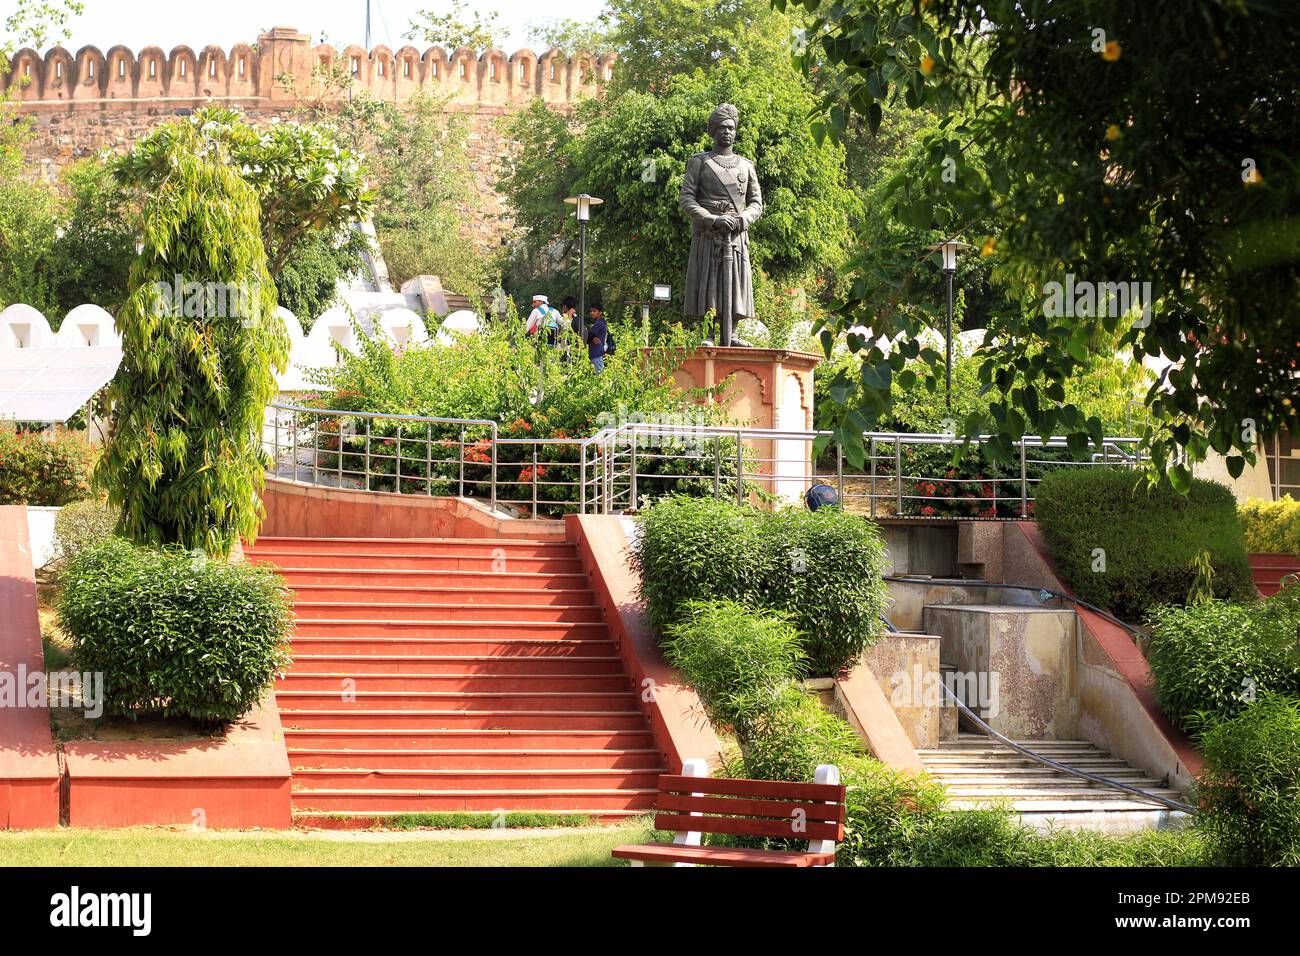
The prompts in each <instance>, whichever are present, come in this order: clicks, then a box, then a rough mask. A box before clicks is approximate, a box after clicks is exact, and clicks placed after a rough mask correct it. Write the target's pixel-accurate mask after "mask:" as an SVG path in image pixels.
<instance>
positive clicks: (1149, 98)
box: [774, 0, 1300, 488]
mask: <svg viewBox="0 0 1300 956" xmlns="http://www.w3.org/2000/svg"><path fill="white" fill-rule="evenodd" d="M774 2H775V3H776V5H777V6H778V7H784V6H786V3H785V0H774ZM801 6H802V8H803V10H804V11H806V12H807V13H810V14H811V15H812V16H813V18H814V19H813V23H812V25H811V30H810V45H809V47H808V50H807V51H806V54H805V57H804V65H805V67H806V68H807V70H808V71H809V72H810V73H813V72H815V73H816V74H817V75H820V76H824V77H825V78H826V80H827V82H826V83H825V85H824V86H823V88H822V90H821V92H822V101H821V104H820V105H821V109H820V117H819V119H818V120H817V121H816V123H815V125H814V130H815V132H816V133H817V135H819V136H829V137H835V136H838V135H842V133H843V131H845V130H846V129H848V128H849V127H850V125H851V124H852V123H853V122H854V121H855V118H861V120H862V121H864V122H866V124H867V125H868V127H869V128H871V129H877V128H879V127H880V126H881V124H882V120H883V117H884V115H885V113H886V111H892V110H895V109H899V108H904V107H905V108H911V109H917V108H932V109H935V110H938V111H940V112H942V113H945V114H948V115H946V116H945V118H944V120H942V121H941V122H940V125H939V128H938V129H937V130H936V131H935V132H934V133H933V134H932V135H930V136H929V137H927V141H926V148H927V150H928V151H929V156H930V162H929V163H928V164H927V165H926V166H925V167H924V169H923V170H922V175H920V176H917V177H916V178H915V179H914V180H913V181H912V182H910V183H908V184H906V185H905V186H904V187H903V188H902V189H900V191H899V194H898V201H899V202H902V203H904V204H905V205H906V206H907V207H908V208H910V209H912V210H913V211H914V212H915V215H916V220H917V222H918V223H919V222H920V220H921V219H922V218H923V216H924V213H925V212H926V211H927V209H929V210H932V211H935V213H936V214H934V215H931V217H930V220H931V221H930V223H929V225H930V226H931V227H933V228H935V229H942V230H944V231H952V232H962V231H965V230H968V229H971V228H972V227H974V226H975V224H977V223H979V222H982V221H986V220H993V221H994V222H996V224H997V234H996V237H994V236H992V235H990V236H989V237H987V238H985V239H984V241H982V242H979V243H978V244H979V246H980V247H981V252H983V253H984V254H986V255H991V256H995V258H996V274H997V275H998V277H999V278H1000V279H1001V280H1002V281H1004V282H1005V283H1006V284H1007V286H1008V288H1009V289H1010V292H1011V294H1012V295H1013V296H1014V297H1016V298H1018V299H1019V300H1020V301H1021V302H1022V303H1023V306H1024V307H1022V309H1020V310H1018V311H1016V312H1014V313H1012V314H1009V315H1007V316H1006V317H1005V320H1004V321H1002V322H1000V323H993V324H991V325H990V338H989V340H988V342H987V343H986V345H985V347H984V348H983V349H982V350H981V352H980V357H981V359H982V365H981V369H980V378H981V381H982V382H983V383H984V385H985V386H986V387H987V388H989V389H990V390H995V391H996V395H997V400H996V401H993V402H992V403H991V404H990V406H989V412H988V415H987V416H973V417H971V418H969V419H968V420H967V422H966V423H965V428H966V430H967V432H968V433H975V432H977V431H981V430H987V431H992V432H993V433H994V434H995V435H996V437H997V441H996V444H995V446H994V447H995V450H999V451H1001V452H1002V453H1006V454H1009V453H1010V450H1011V446H1012V443H1013V442H1014V441H1015V440H1016V439H1017V438H1019V437H1020V436H1021V435H1022V434H1024V433H1025V432H1037V433H1040V434H1048V433H1053V432H1055V433H1058V434H1060V433H1064V434H1066V435H1067V437H1068V438H1069V440H1070V442H1071V444H1072V445H1073V446H1074V447H1075V448H1076V449H1079V450H1082V449H1083V448H1084V447H1086V445H1087V443H1088V442H1089V441H1090V440H1091V441H1096V440H1098V439H1100V437H1101V432H1102V421H1101V418H1100V416H1097V415H1092V416H1087V415H1085V414H1084V413H1083V411H1082V410H1081V409H1080V407H1079V405H1078V404H1077V403H1075V402H1073V401H1070V400H1069V396H1068V394H1067V383H1068V382H1069V381H1070V380H1071V379H1072V378H1073V377H1075V376H1076V375H1077V373H1078V372H1079V370H1080V369H1082V368H1084V367H1086V365H1087V363H1088V360H1089V355H1090V354H1091V353H1092V352H1094V351H1095V350H1097V349H1099V348H1110V347H1112V344H1111V343H1112V342H1113V341H1114V340H1115V339H1116V337H1117V338H1118V350H1120V351H1127V352H1129V353H1130V354H1131V355H1132V356H1133V361H1135V362H1136V361H1141V360H1143V358H1144V357H1147V356H1152V357H1158V358H1159V359H1161V360H1163V361H1164V362H1167V363H1169V364H1168V367H1167V369H1166V371H1165V372H1164V373H1163V374H1162V375H1161V377H1160V378H1159V380H1158V381H1156V382H1155V383H1154V384H1153V385H1152V386H1151V388H1150V390H1149V391H1148V392H1147V394H1146V397H1145V404H1146V406H1147V409H1148V410H1149V411H1150V413H1151V416H1152V421H1153V424H1152V425H1151V426H1150V427H1149V428H1148V429H1147V430H1146V431H1145V432H1144V435H1143V438H1144V440H1145V443H1146V447H1147V448H1148V450H1149V452H1150V454H1151V457H1152V462H1153V465H1154V468H1155V470H1156V471H1158V472H1165V473H1168V474H1169V476H1170V478H1171V479H1172V480H1173V481H1174V483H1175V484H1176V485H1177V486H1178V487H1180V488H1186V487H1188V486H1189V484H1190V469H1189V468H1188V467H1187V465H1186V464H1185V463H1184V462H1183V461H1182V460H1181V457H1182V455H1183V454H1186V456H1187V458H1188V459H1190V460H1191V461H1197V460H1199V459H1201V458H1203V457H1204V456H1205V455H1206V454H1207V453H1208V452H1209V450H1210V449H1214V450H1216V451H1218V452H1220V453H1231V454H1229V457H1228V459H1227V461H1228V468H1229V470H1230V471H1231V472H1232V473H1233V474H1240V472H1241V470H1242V469H1243V468H1244V465H1245V461H1246V460H1247V459H1249V458H1253V448H1254V441H1255V438H1256V436H1257V435H1268V434H1271V433H1272V432H1274V431H1276V430H1278V429H1280V428H1282V427H1285V426H1287V425H1290V427H1292V428H1295V427H1296V426H1297V424H1300V422H1298V420H1297V418H1298V416H1297V404H1296V376H1297V372H1298V371H1300V358H1298V356H1300V335H1298V334H1297V332H1296V330H1297V328H1300V175H1297V155H1296V150H1295V144H1296V143H1297V142H1300V111H1298V110H1297V109H1296V104H1297V100H1296V93H1295V91H1296V90H1297V89H1298V88H1300V59H1297V57H1296V56H1295V51H1296V49H1297V45H1298V42H1300V27H1298V26H1297V22H1296V20H1295V17H1294V15H1293V14H1294V11H1293V10H1291V9H1290V5H1288V4H1283V3H1279V2H1274V0H1233V2H1218V0H1178V2H1173V3H1164V4H1158V5H1156V4H1135V3H1130V2H1125V0H1078V2H1073V3H1068V4H1067V3H1049V2H1047V0H992V2H979V3H976V2H973V0H934V2H930V0H924V2H916V0H847V2H838V0H837V2H835V3H833V4H832V3H831V2H829V0H802V3H801ZM974 154H978V155H979V156H980V159H981V162H980V163H979V168H976V165H975V164H973V163H971V162H970V161H969V157H971V156H972V155H974ZM954 166H955V167H956V169H957V170H958V171H959V174H960V175H959V176H958V178H957V180H956V181H955V182H949V181H945V179H944V178H943V171H944V170H945V169H951V168H953V167H954ZM939 210H946V212H947V215H946V216H942V217H941V216H940V215H939V214H938V211H939ZM911 267H912V263H911V262H907V261H903V260H902V259H899V260H896V261H894V262H892V263H888V262H882V261H879V258H877V261H876V262H875V263H874V264H873V267H872V268H870V269H860V270H859V271H858V272H857V273H856V275H855V276H854V279H853V282H852V284H851V289H850V292H849V294H848V295H847V296H845V297H844V298H843V300H842V301H841V302H840V303H839V308H838V309H837V312H838V319H837V321H836V323H835V324H834V327H833V328H828V329H827V330H826V332H827V335H828V336H829V335H831V334H833V333H834V332H836V331H838V332H840V333H843V332H844V331H845V330H846V329H847V328H849V327H851V326H853V325H857V324H867V325H871V326H872V327H873V328H874V329H875V330H876V331H877V332H879V333H889V334H893V333H902V336H903V341H902V344H901V345H900V347H899V348H898V349H896V350H895V351H894V353H893V354H892V355H890V356H888V357H887V356H885V355H884V354H883V353H882V352H881V351H880V350H878V349H872V348H864V349H862V351H863V353H864V356H865V358H864V362H863V375H862V384H863V388H862V389H861V390H860V393H859V394H860V401H859V402H858V403H856V404H855V405H854V406H852V407H849V406H846V407H844V408H842V409H841V410H840V413H839V415H838V416H837V419H838V421H837V428H838V430H839V438H840V439H841V440H842V441H844V442H845V444H846V447H847V448H849V449H850V452H851V454H853V453H856V451H857V447H856V446H857V445H858V444H859V443H857V442H856V441H855V436H856V435H857V434H858V433H860V431H861V428H862V427H863V426H869V425H870V424H871V423H872V422H873V421H875V420H878V419H879V417H880V415H881V414H882V413H883V411H884V410H885V409H886V408H887V398H886V396H887V394H888V389H889V385H890V380H891V378H892V376H893V375H894V374H896V373H897V372H898V371H900V370H901V369H902V367H903V365H904V363H906V362H907V361H908V360H910V359H913V358H916V357H918V356H920V357H922V358H924V359H925V361H926V362H927V363H928V364H930V366H931V367H932V368H933V367H937V366H938V364H939V363H940V362H941V361H942V357H941V355H940V354H939V353H938V352H937V351H936V350H934V349H923V348H921V347H920V344H919V342H918V335H919V333H920V330H921V327H922V323H921V322H919V321H917V320H916V319H915V318H913V317H909V316H907V315H906V314H903V313H894V314H893V315H886V314H881V312H880V311H879V310H877V309H875V308H874V307H873V305H872V303H873V302H874V301H875V299H876V298H877V296H878V294H879V289H880V287H881V286H882V285H887V284H890V283H897V282H899V281H901V278H902V276H903V275H905V273H906V270H907V269H909V268H911ZM1067 278H1069V279H1072V280H1076V281H1082V282H1085V283H1087V284H1089V285H1090V286H1092V287H1093V288H1094V289H1096V288H1097V287H1099V286H1100V285H1101V284H1102V283H1112V282H1124V283H1133V282H1136V283H1139V287H1140V284H1141V283H1149V284H1150V286H1149V288H1150V295H1149V296H1148V297H1147V298H1148V300H1149V301H1148V303H1147V304H1148V306H1149V307H1148V308H1146V309H1145V310H1144V311H1142V313H1141V315H1140V316H1139V315H1137V314H1132V313H1130V314H1120V311H1121V310H1118V309H1106V310H1103V309H1100V308H1098V307H1097V306H1096V304H1095V303H1094V304H1093V305H1091V306H1089V305H1088V304H1087V303H1086V302H1084V303H1083V305H1082V308H1081V309H1074V308H1071V309H1070V310H1069V311H1070V312H1073V313H1074V314H1068V315H1062V314H1060V312H1059V311H1058V310H1056V309H1055V308H1054V307H1049V306H1048V302H1049V298H1048V293H1049V284H1050V283H1060V284H1062V285H1064V283H1065V282H1066V281H1067ZM1073 304H1074V303H1071V305H1073ZM851 344H852V341H851Z"/></svg>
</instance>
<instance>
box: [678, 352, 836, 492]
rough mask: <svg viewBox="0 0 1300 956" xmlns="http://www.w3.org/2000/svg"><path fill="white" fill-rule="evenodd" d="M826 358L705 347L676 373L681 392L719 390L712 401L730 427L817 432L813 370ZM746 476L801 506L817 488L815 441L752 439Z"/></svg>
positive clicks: (765, 489)
mask: <svg viewBox="0 0 1300 956" xmlns="http://www.w3.org/2000/svg"><path fill="white" fill-rule="evenodd" d="M820 363H821V356H819V355H814V354H812V353H810V352H791V351H786V350H782V349H757V348H747V347H738V346H732V347H730V348H722V347H720V346H708V345H706V346H702V347H700V348H699V349H697V350H696V352H695V354H694V355H692V356H691V357H690V358H688V359H686V361H685V362H683V363H682V365H681V367H680V368H679V369H678V370H677V371H676V372H674V373H673V378H674V379H676V381H677V384H678V385H680V386H681V387H682V388H688V389H693V388H707V389H717V388H718V386H721V388H720V389H719V390H718V391H717V392H715V393H714V396H713V401H714V402H715V403H716V404H719V405H722V406H723V407H724V408H725V409H726V420H727V423H728V424H731V425H736V426H740V427H744V428H763V429H778V430H781V431H795V432H805V431H812V428H813V370H814V369H815V368H817V366H818V365H819V364H820ZM745 444H746V447H747V457H749V456H752V458H753V463H752V464H750V465H747V466H746V477H747V478H748V479H749V480H751V481H755V482H757V483H758V484H759V486H760V487H761V488H762V489H763V491H765V492H768V493H770V494H773V495H775V496H777V498H779V499H780V501H781V503H800V502H802V501H803V496H804V493H805V492H806V491H807V490H808V488H809V487H810V486H811V485H812V484H813V480H812V479H813V473H814V472H813V460H812V442H811V440H804V439H779V438H776V439H774V438H762V439H747V440H746V442H745Z"/></svg>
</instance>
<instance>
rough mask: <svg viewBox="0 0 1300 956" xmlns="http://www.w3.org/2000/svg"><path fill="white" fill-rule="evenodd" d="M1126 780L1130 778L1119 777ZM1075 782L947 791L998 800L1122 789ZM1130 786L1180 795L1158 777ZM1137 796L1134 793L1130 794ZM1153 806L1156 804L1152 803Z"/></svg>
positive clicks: (1088, 796) (1087, 796)
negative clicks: (1162, 786)
mask: <svg viewBox="0 0 1300 956" xmlns="http://www.w3.org/2000/svg"><path fill="white" fill-rule="evenodd" d="M1123 782H1125V783H1129V782H1130V781H1123ZM1079 783H1080V785H1079V786H1071V785H1065V784H1059V783H1058V784H1048V783H1044V784H1039V785H1035V786H1023V787H1022V786H1007V785H1003V784H990V785H987V786H950V787H948V794H949V796H950V797H951V798H952V799H953V800H963V801H967V802H970V801H975V802H979V801H999V800H1012V801H1018V800H1057V801H1059V800H1092V799H1095V798H1096V797H1097V795H1098V794H1107V795H1109V794H1115V796H1114V798H1112V799H1117V800H1118V799H1121V798H1122V791H1117V790H1109V789H1107V788H1106V787H1103V786H1100V785H1099V784H1094V783H1088V782H1086V781H1080V782H1079ZM1132 784H1133V786H1136V787H1141V788H1142V789H1143V790H1146V791H1148V792H1149V793H1153V794H1155V795H1156V796H1161V797H1165V798H1166V799H1169V800H1178V799H1180V797H1181V795H1180V794H1179V792H1178V791H1177V790H1169V789H1161V788H1160V787H1159V781H1154V780H1147V781H1143V780H1138V781H1132ZM1133 799H1134V800H1138V799H1139V798H1138V797H1136V796H1135V797H1133ZM1152 806H1156V804H1152Z"/></svg>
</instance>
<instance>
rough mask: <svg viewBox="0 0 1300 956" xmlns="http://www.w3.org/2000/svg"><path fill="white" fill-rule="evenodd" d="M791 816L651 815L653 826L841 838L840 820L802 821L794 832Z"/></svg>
mask: <svg viewBox="0 0 1300 956" xmlns="http://www.w3.org/2000/svg"><path fill="white" fill-rule="evenodd" d="M793 825H794V821H793V820H758V819H755V818H754V817H693V816H686V815H676V814H671V813H660V814H659V815H658V816H656V817H655V829H656V830H674V831H687V832H689V831H691V830H694V831H695V832H697V833H729V834H733V835H735V836H760V837H773V838H776V839H788V840H834V841H835V842H837V843H838V842H839V841H840V840H842V839H844V825H843V824H840V823H815V822H813V821H806V822H805V823H804V825H803V832H802V833H796V832H794V829H793Z"/></svg>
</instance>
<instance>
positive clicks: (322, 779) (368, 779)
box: [293, 767, 666, 791]
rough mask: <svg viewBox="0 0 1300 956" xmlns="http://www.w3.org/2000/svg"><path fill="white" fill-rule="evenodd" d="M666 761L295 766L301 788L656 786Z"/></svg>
mask: <svg viewBox="0 0 1300 956" xmlns="http://www.w3.org/2000/svg"><path fill="white" fill-rule="evenodd" d="M665 772H666V771H665V770H664V768H662V767H650V768H647V769H620V768H613V769H578V768H574V767H566V768H563V769H556V770H544V769H543V770H538V769H534V768H531V767H514V768H511V769H508V770H499V769H498V770H482V769H475V770H468V769H465V768H463V767H462V768H456V769H450V770H420V769H413V768H409V767H400V768H399V767H394V768H390V769H378V768H364V769H356V770H343V769H317V768H305V767H295V768H294V769H293V786H294V788H296V789H298V790H317V791H321V790H358V789H360V790H423V789H431V790H443V791H452V790H520V791H523V790H566V789H583V788H596V789H654V788H655V787H656V786H657V785H658V782H659V777H660V775H661V774H663V773H665Z"/></svg>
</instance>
